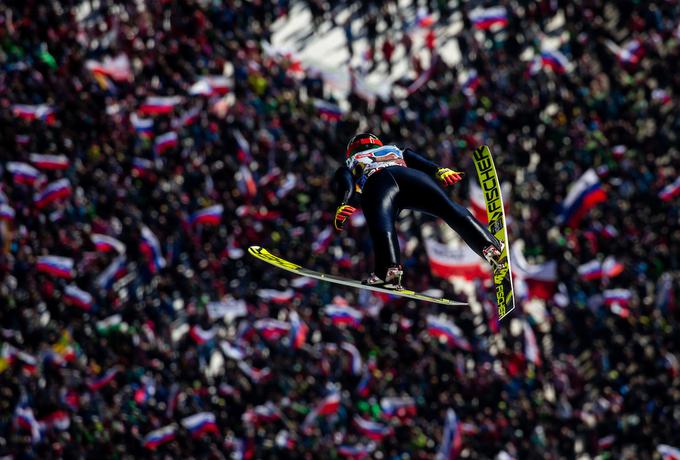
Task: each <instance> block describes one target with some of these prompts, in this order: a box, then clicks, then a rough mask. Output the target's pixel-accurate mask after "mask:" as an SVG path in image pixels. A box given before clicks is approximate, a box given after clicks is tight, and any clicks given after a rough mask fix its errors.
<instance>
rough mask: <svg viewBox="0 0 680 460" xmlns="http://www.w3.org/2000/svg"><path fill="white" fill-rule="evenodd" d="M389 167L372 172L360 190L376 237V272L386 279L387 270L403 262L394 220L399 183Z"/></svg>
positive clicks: (372, 235)
mask: <svg viewBox="0 0 680 460" xmlns="http://www.w3.org/2000/svg"><path fill="white" fill-rule="evenodd" d="M391 169H394V168H389V170H388V169H386V170H384V171H380V172H378V173H376V174H375V175H373V176H371V177H370V178H369V180H368V181H367V182H366V185H365V186H364V189H363V192H362V194H361V208H362V209H363V212H364V216H365V217H366V224H367V225H368V230H369V232H370V234H371V239H372V240H373V252H374V254H375V274H376V275H377V276H378V277H379V278H381V279H383V280H385V279H387V274H388V271H389V270H390V269H392V268H394V267H397V266H399V265H400V264H401V254H400V250H399V239H398V238H397V230H396V228H395V225H394V222H395V219H396V217H397V214H398V213H399V208H398V207H397V196H398V195H399V186H398V185H397V182H396V181H395V180H394V178H393V177H392V175H391V173H390V170H391Z"/></svg>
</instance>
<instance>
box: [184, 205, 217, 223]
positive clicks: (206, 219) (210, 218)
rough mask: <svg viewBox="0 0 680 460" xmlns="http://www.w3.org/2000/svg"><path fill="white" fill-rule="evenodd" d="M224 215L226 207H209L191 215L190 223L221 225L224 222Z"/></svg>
mask: <svg viewBox="0 0 680 460" xmlns="http://www.w3.org/2000/svg"><path fill="white" fill-rule="evenodd" d="M223 213H224V206H222V205H221V204H216V205H213V206H208V207H207V208H203V209H201V210H200V211H196V212H195V213H193V214H192V215H191V218H190V219H189V222H190V223H191V225H197V224H202V225H219V224H220V222H221V221H222V214H223Z"/></svg>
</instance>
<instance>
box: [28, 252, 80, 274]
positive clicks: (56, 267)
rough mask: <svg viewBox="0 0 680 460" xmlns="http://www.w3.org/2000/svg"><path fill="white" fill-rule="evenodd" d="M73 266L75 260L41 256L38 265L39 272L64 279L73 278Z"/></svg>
mask: <svg viewBox="0 0 680 460" xmlns="http://www.w3.org/2000/svg"><path fill="white" fill-rule="evenodd" d="M73 266H74V263H73V259H71V258H70V257H59V256H40V257H38V260H37V264H36V268H37V269H38V271H39V272H42V273H47V274H50V275H52V276H55V277H57V278H64V279H72V278H73V275H74V273H73Z"/></svg>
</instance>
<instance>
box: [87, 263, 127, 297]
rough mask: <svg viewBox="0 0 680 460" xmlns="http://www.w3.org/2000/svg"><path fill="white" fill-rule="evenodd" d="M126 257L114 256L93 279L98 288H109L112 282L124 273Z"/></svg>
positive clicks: (125, 270)
mask: <svg viewBox="0 0 680 460" xmlns="http://www.w3.org/2000/svg"><path fill="white" fill-rule="evenodd" d="M126 264H127V259H126V258H125V256H124V255H120V256H118V257H116V258H115V259H114V260H113V261H112V262H111V264H109V266H108V267H106V270H104V271H103V272H102V273H100V274H99V276H98V277H97V278H96V279H95V284H96V285H97V287H99V288H100V289H111V287H112V286H113V283H114V282H115V281H116V280H117V279H119V278H120V277H121V276H123V275H125V273H126V272H127V269H126Z"/></svg>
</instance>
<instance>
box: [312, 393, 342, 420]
mask: <svg viewBox="0 0 680 460" xmlns="http://www.w3.org/2000/svg"><path fill="white" fill-rule="evenodd" d="M340 400H341V398H340V392H339V391H337V390H333V391H332V392H331V393H330V394H329V395H328V396H326V397H325V398H323V399H322V400H321V401H319V403H318V404H317V405H316V407H315V408H314V412H316V414H317V415H332V414H335V413H337V412H338V410H340Z"/></svg>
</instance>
